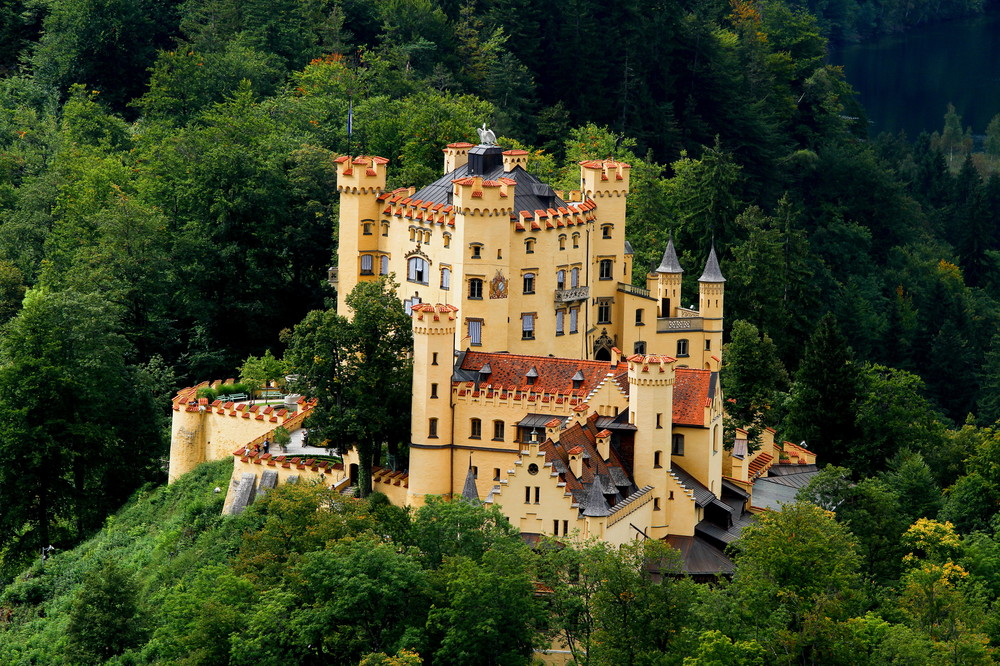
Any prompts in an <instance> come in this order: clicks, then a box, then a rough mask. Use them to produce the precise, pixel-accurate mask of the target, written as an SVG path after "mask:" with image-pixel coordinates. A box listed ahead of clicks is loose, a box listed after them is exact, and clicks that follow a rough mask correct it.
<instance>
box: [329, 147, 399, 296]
mask: <svg viewBox="0 0 1000 666" xmlns="http://www.w3.org/2000/svg"><path fill="white" fill-rule="evenodd" d="M335 161H336V163H337V191H338V192H339V193H340V226H339V230H338V246H339V247H340V251H339V252H338V255H337V256H338V258H339V260H338V261H339V265H338V267H337V268H338V282H337V288H338V291H339V293H340V299H339V300H338V303H337V311H338V312H339V313H340V314H346V306H345V305H343V303H344V296H346V295H347V294H349V293H351V290H352V289H354V286H355V285H356V284H357V283H358V282H359V281H361V280H374V279H376V277H377V275H378V271H377V270H376V262H377V261H378V257H379V253H380V252H381V251H384V249H385V248H380V247H379V241H380V239H381V238H382V235H381V234H380V233H379V229H378V227H379V223H378V221H379V199H378V198H379V195H381V194H382V192H383V190H385V177H386V164H388V163H389V160H387V159H385V158H384V157H369V156H366V155H362V156H360V157H356V158H354V159H351V158H350V157H349V156H346V155H345V156H343V157H338V158H337V159H336V160H335ZM363 257H367V259H364V261H369V262H372V263H371V265H363V264H362V261H363V259H362V258H363Z"/></svg>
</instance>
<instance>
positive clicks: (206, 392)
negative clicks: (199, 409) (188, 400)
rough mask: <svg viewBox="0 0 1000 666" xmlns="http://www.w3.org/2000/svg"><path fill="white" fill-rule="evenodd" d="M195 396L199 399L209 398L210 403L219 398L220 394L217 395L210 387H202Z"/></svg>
mask: <svg viewBox="0 0 1000 666" xmlns="http://www.w3.org/2000/svg"><path fill="white" fill-rule="evenodd" d="M195 395H196V396H197V397H198V398H208V401H209V402H212V401H214V400H215V399H216V398H218V397H219V394H218V393H216V391H215V389H213V388H211V387H210V386H203V387H201V388H200V389H198V392H197V393H196V394H195Z"/></svg>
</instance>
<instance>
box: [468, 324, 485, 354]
mask: <svg viewBox="0 0 1000 666" xmlns="http://www.w3.org/2000/svg"><path fill="white" fill-rule="evenodd" d="M466 326H467V327H468V333H469V344H470V345H471V346H473V347H479V346H480V345H482V344H483V320H482V319H468V320H466Z"/></svg>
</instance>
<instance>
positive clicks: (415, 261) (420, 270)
mask: <svg viewBox="0 0 1000 666" xmlns="http://www.w3.org/2000/svg"><path fill="white" fill-rule="evenodd" d="M406 279H407V280H409V281H410V282H416V283H418V284H427V260H426V259H424V258H423V257H410V258H409V259H408V260H407V262H406Z"/></svg>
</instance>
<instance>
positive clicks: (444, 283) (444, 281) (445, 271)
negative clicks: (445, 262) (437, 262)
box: [441, 266, 451, 289]
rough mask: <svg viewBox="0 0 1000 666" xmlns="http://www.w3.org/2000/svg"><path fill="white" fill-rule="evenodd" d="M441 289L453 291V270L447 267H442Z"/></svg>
mask: <svg viewBox="0 0 1000 666" xmlns="http://www.w3.org/2000/svg"><path fill="white" fill-rule="evenodd" d="M441 288H442V289H451V269H450V268H448V267H447V266H442V267H441Z"/></svg>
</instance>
